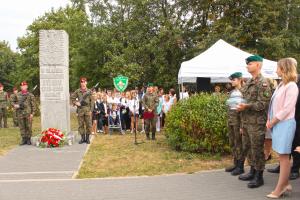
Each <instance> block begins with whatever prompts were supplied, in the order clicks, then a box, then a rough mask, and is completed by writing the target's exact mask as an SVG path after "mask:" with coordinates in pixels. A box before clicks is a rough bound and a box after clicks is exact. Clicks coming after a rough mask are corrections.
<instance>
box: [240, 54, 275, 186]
mask: <svg viewBox="0 0 300 200" xmlns="http://www.w3.org/2000/svg"><path fill="white" fill-rule="evenodd" d="M262 62H263V58H262V57H260V56H257V55H254V56H250V57H248V58H247V59H246V63H247V70H248V72H249V73H250V74H251V75H252V78H251V79H249V80H248V81H247V82H246V84H245V86H244V87H243V89H242V93H243V97H244V99H245V100H246V103H241V104H239V105H238V107H237V110H238V111H240V112H242V115H241V121H242V129H241V132H242V134H243V146H244V147H243V148H244V149H249V152H248V162H249V164H250V167H251V168H250V172H249V173H248V174H242V175H240V176H239V179H240V180H243V181H250V182H249V183H248V187H249V188H257V187H260V186H262V185H263V184H264V180H263V171H264V168H265V156H264V140H265V133H266V122H267V110H268V106H269V102H270V99H271V96H272V88H271V86H270V82H269V81H268V80H267V79H266V78H264V77H263V76H262V75H261V68H262Z"/></svg>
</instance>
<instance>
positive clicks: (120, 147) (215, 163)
mask: <svg viewBox="0 0 300 200" xmlns="http://www.w3.org/2000/svg"><path fill="white" fill-rule="evenodd" d="M142 140H144V143H142V144H140V145H134V143H133V141H134V135H133V134H126V135H117V134H115V135H113V136H109V135H105V136H103V135H101V136H97V137H96V138H95V139H94V140H93V143H92V145H91V146H90V149H89V151H88V153H87V154H86V156H85V158H84V162H83V165H82V167H81V169H80V171H79V174H78V177H77V178H96V177H120V176H142V175H149V176H151V175H161V174H171V173H194V172H198V171H201V170H210V169H219V168H224V166H226V165H229V164H230V162H231V161H230V159H231V158H230V156H225V157H221V156H220V155H200V154H192V153H186V152H176V151H173V150H171V149H170V147H169V146H168V145H167V144H166V140H165V136H164V135H161V134H159V135H158V138H157V140H156V141H147V140H145V136H144V135H142V134H138V141H142Z"/></svg>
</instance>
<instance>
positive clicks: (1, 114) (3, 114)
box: [0, 108, 7, 128]
mask: <svg viewBox="0 0 300 200" xmlns="http://www.w3.org/2000/svg"><path fill="white" fill-rule="evenodd" d="M2 121H3V126H2ZM2 127H4V128H7V109H6V108H0V128H2Z"/></svg>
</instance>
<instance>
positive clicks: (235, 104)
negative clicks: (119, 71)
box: [0, 55, 300, 198]
mask: <svg viewBox="0 0 300 200" xmlns="http://www.w3.org/2000/svg"><path fill="white" fill-rule="evenodd" d="M262 63H263V58H262V57H260V56H258V55H254V56H250V57H248V58H247V59H246V64H247V70H248V72H249V73H250V74H251V75H252V78H250V79H248V80H247V81H245V80H244V79H243V76H242V73H240V72H236V73H233V74H232V75H231V76H230V77H229V79H230V80H231V85H230V87H231V91H230V92H229V99H228V102H229V103H228V105H229V106H228V133H229V134H228V136H229V141H230V146H231V148H232V155H233V166H230V167H228V168H226V169H225V171H226V172H231V174H232V175H234V176H237V175H239V180H242V181H249V183H248V187H249V188H258V187H260V186H262V185H264V179H263V172H264V169H265V162H266V161H267V160H268V159H270V158H271V147H272V148H273V150H274V151H275V152H277V153H278V154H279V166H278V167H276V168H274V169H268V171H269V172H272V173H280V175H279V179H278V183H277V185H276V187H275V189H274V191H272V192H271V193H270V194H268V195H267V197H269V198H279V197H281V196H282V195H283V194H286V193H287V192H291V191H292V186H291V184H290V183H289V179H296V178H298V177H299V168H300V123H299V120H300V111H299V109H300V95H298V93H299V88H300V82H299V78H300V77H299V76H298V75H297V61H296V60H295V59H294V58H284V59H281V60H279V61H278V63H277V74H278V77H280V81H279V83H278V84H276V85H275V84H274V82H272V81H270V80H269V79H266V78H264V77H263V76H262V74H261V68H262ZM230 87H229V85H228V86H227V87H226V88H228V89H229V88H230ZM20 88H21V91H20V92H18V91H17V89H16V88H14V94H12V95H11V97H10V99H9V97H8V94H7V93H6V92H4V87H3V85H2V84H1V83H0V127H5V128H6V127H7V120H6V119H5V117H7V116H6V115H7V110H6V108H7V106H8V105H11V106H12V107H13V109H14V110H15V112H14V118H17V120H15V119H14V125H15V126H17V125H18V126H19V127H20V132H21V136H22V141H21V145H25V144H28V145H30V144H31V142H30V138H31V135H32V131H31V125H32V118H33V115H34V113H35V111H36V107H35V105H36V104H35V101H34V96H33V94H31V93H30V92H28V84H27V83H26V82H25V81H23V82H22V83H21V86H20ZM218 93H220V88H216V90H215V92H214V94H215V95H217V94H218ZM182 97H184V98H188V97H189V95H188V93H187V92H185V93H184V94H182ZM71 102H72V104H73V105H74V106H76V108H77V109H76V114H77V117H78V126H79V127H78V131H79V134H80V135H81V140H80V142H79V143H80V144H82V143H88V144H89V143H90V139H89V138H90V134H95V135H97V134H98V133H104V134H108V133H109V130H110V128H119V130H120V132H121V133H122V134H125V133H126V132H128V133H129V132H130V133H133V132H135V131H138V132H141V133H145V135H146V138H147V139H148V140H151V139H152V140H155V139H156V138H155V134H156V132H159V131H160V130H161V129H162V128H163V127H164V123H165V118H166V115H167V113H168V112H169V111H170V109H172V106H173V105H174V104H176V102H177V97H176V92H175V90H174V89H170V90H169V92H168V93H165V92H164V90H163V88H158V87H156V86H154V85H153V83H149V84H148V86H147V87H146V88H142V89H138V88H135V89H133V90H127V91H124V92H118V91H117V90H96V89H94V88H93V89H91V90H90V89H88V88H87V79H86V78H84V77H82V78H80V88H79V89H77V90H76V91H75V92H74V93H72V94H71ZM2 121H4V123H3V126H2ZM139 124H141V128H140V129H139ZM150 132H151V137H150ZM291 157H292V159H293V165H292V167H291V166H290V159H291ZM246 159H247V161H248V163H249V165H250V170H249V172H248V173H245V170H244V164H245V160H246Z"/></svg>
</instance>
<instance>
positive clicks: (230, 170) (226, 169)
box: [225, 159, 237, 172]
mask: <svg viewBox="0 0 300 200" xmlns="http://www.w3.org/2000/svg"><path fill="white" fill-rule="evenodd" d="M236 167H237V160H236V159H234V161H233V165H232V166H230V167H227V168H225V172H232V171H233V170H234V169H235V168H236Z"/></svg>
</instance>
